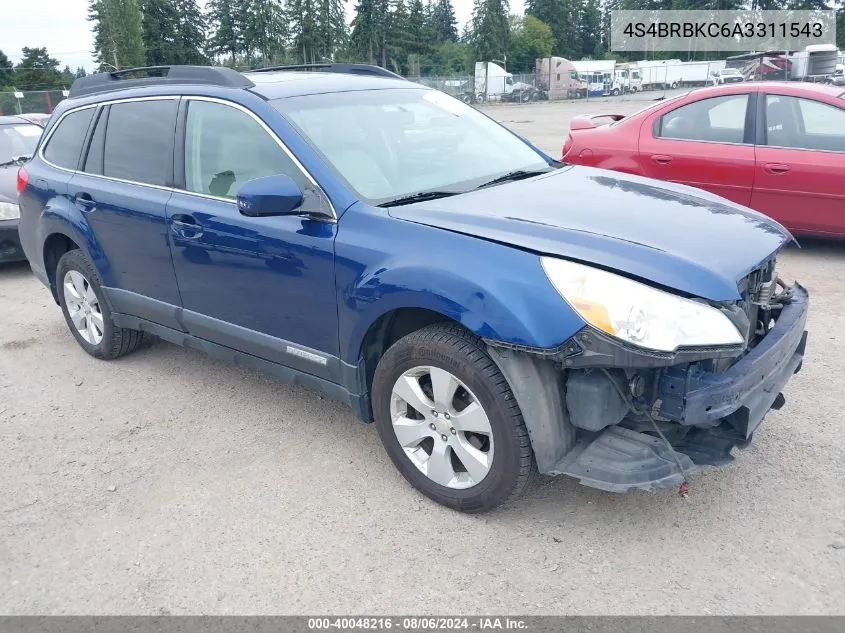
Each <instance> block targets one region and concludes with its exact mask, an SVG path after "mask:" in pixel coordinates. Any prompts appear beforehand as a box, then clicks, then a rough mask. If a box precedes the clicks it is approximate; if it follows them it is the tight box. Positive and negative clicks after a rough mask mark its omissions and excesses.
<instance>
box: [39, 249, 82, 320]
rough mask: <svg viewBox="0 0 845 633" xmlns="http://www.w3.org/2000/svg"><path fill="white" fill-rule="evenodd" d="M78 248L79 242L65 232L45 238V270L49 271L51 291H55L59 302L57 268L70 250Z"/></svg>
mask: <svg viewBox="0 0 845 633" xmlns="http://www.w3.org/2000/svg"><path fill="white" fill-rule="evenodd" d="M78 248H79V244H77V243H76V242H75V241H74V240H73V239H71V238H70V237H68V236H67V235H65V234H64V233H50V235H48V236H47V239H45V240H44V246H43V248H42V256H43V259H44V271H45V272H46V273H47V279H49V280H50V292H52V293H53V299H55V301H56V303H59V294H58V289H57V287H56V284H57V281H56V268H57V267H58V265H59V260H60V259H61V258H62V255H64V254H65V253H67V252H68V251H72V250H76V249H78Z"/></svg>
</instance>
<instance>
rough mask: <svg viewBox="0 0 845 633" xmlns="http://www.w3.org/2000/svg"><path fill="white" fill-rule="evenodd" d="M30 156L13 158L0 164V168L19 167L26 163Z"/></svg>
mask: <svg viewBox="0 0 845 633" xmlns="http://www.w3.org/2000/svg"><path fill="white" fill-rule="evenodd" d="M30 158H32V156H15V157H13V158H12V160H6V161H3V162H2V163H0V167H8V166H9V165H20V164H22V163H24V162H26V161H28V160H29V159H30Z"/></svg>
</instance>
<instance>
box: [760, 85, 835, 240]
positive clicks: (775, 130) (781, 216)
mask: <svg viewBox="0 0 845 633" xmlns="http://www.w3.org/2000/svg"><path fill="white" fill-rule="evenodd" d="M765 117H766V122H765V127H764V129H765V130H766V134H765V138H763V139H760V145H758V146H757V167H756V173H755V176H754V193H753V195H752V197H751V207H752V208H754V209H756V210H758V211H761V212H763V213H765V214H766V215H769V216H771V217H773V218H775V219H776V220H778V221H779V222H781V223H782V224H783V225H784V226H786V227H787V228H789V229H792V230H794V231H798V232H809V233H821V234H836V235H845V181H843V175H845V109H842V108H839V107H836V106H833V105H831V104H829V103H823V102H821V101H815V100H811V99H804V98H801V97H793V96H787V95H777V94H767V95H766V109H765Z"/></svg>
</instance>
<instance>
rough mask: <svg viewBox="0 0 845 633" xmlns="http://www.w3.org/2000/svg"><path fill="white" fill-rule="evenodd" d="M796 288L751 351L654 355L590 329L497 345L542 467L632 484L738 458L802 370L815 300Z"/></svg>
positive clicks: (608, 485) (602, 483)
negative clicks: (547, 344)
mask: <svg viewBox="0 0 845 633" xmlns="http://www.w3.org/2000/svg"><path fill="white" fill-rule="evenodd" d="M791 290H792V298H791V301H790V302H789V303H787V304H785V305H784V306H783V308H782V309H781V311H780V314H779V316H778V318H777V320H776V322H775V323H774V326H773V327H772V328H771V329H770V330H769V331H768V332H767V334H766V335H765V336H764V337H763V338H762V339H761V340H759V342H758V343H757V344H756V345H755V346H754V347H753V348H751V349H750V350H748V351H745V353H744V354H743V352H744V350H742V349H730V348H713V349H694V350H680V351H679V352H676V353H674V354H663V353H652V352H649V351H647V350H641V349H636V348H633V347H628V346H625V345H623V344H620V343H618V342H616V341H613V340H610V338H609V337H606V336H604V335H602V334H601V333H598V332H596V331H592V330H588V329H585V330H582V331H581V332H579V333H578V334H577V335H576V336H574V337H573V338H572V339H571V340H570V341H567V342H566V343H564V344H563V345H562V346H561V347H560V348H558V349H556V350H544V351H542V352H541V353H536V352H534V351H531V350H525V349H514V348H510V349H507V348H502V347H497V346H496V345H495V343H493V342H491V347H490V351H491V355H492V357H493V359H494V361H495V362H496V363H497V364H498V365H499V367H500V368H501V369H502V371H503V373H504V374H505V376H506V377H507V378H508V380H509V382H510V384H511V387H512V389H513V391H514V394H515V396H516V399H517V401H518V402H519V404H520V408H522V411H523V417H524V419H525V421H526V425H527V427H528V430H529V434H530V436H531V441H532V446H533V448H534V452H535V458H536V460H537V465H538V468H539V470H540V472H542V473H545V474H551V475H558V474H565V475H571V476H573V477H577V478H578V479H579V480H580V481H581V482H582V483H583V484H586V485H589V486H592V487H596V488H600V489H603V490H609V491H614V492H625V491H627V490H629V489H631V488H640V489H647V490H648V489H654V488H664V487H672V486H677V485H678V484H680V483H682V482H683V481H684V480H685V477H686V476H687V475H689V474H691V473H694V472H696V471H698V470H701V469H702V468H703V467H704V466H708V465H712V466H718V465H722V464H725V463H728V462H729V461H731V460H732V459H733V457H732V456H731V450H732V449H733V448H734V447H735V446H740V447H742V446H745V445H746V444H747V443H748V442H749V441H750V440H751V436H752V434H753V433H754V431H755V430H756V428H757V427H758V426H759V425H760V423H761V422H762V420H763V418H764V417H765V415H766V413H767V412H768V411H769V410H770V409H773V408H774V409H779V408H780V407H781V406H783V404H784V402H785V399H784V397H783V395H782V393H781V391H782V389H783V388H784V386H785V385H786V383H787V382H788V381H789V378H790V377H791V376H792V375H793V374H794V373H797V372H798V371H799V370H800V369H801V364H802V362H803V358H804V349H805V346H806V340H807V333H806V331H805V325H806V321H807V308H808V304H809V298H808V295H807V291H806V290H805V289H804V288H803V287H802V286H800V285H799V284H795V285H794V286H793V287H792V289H791ZM720 359H721V360H720ZM733 359H736V360H733ZM725 365H729V366H728V367H727V368H724V366H725ZM717 367H722V369H717ZM613 382H615V383H616V384H612V383H613ZM622 396H626V398H625V400H623V398H622ZM638 404H639V406H636V405H638Z"/></svg>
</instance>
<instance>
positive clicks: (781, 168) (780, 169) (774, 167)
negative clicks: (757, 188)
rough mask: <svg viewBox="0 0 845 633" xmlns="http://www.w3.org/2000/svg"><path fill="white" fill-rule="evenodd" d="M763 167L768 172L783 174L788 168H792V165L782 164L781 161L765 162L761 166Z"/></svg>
mask: <svg viewBox="0 0 845 633" xmlns="http://www.w3.org/2000/svg"><path fill="white" fill-rule="evenodd" d="M763 169H765V170H766V171H767V172H769V173H770V174H775V175H777V174H785V173H786V172H788V171H789V170H790V169H792V166H791V165H784V164H783V163H766V164H765V165H764V166H763Z"/></svg>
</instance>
